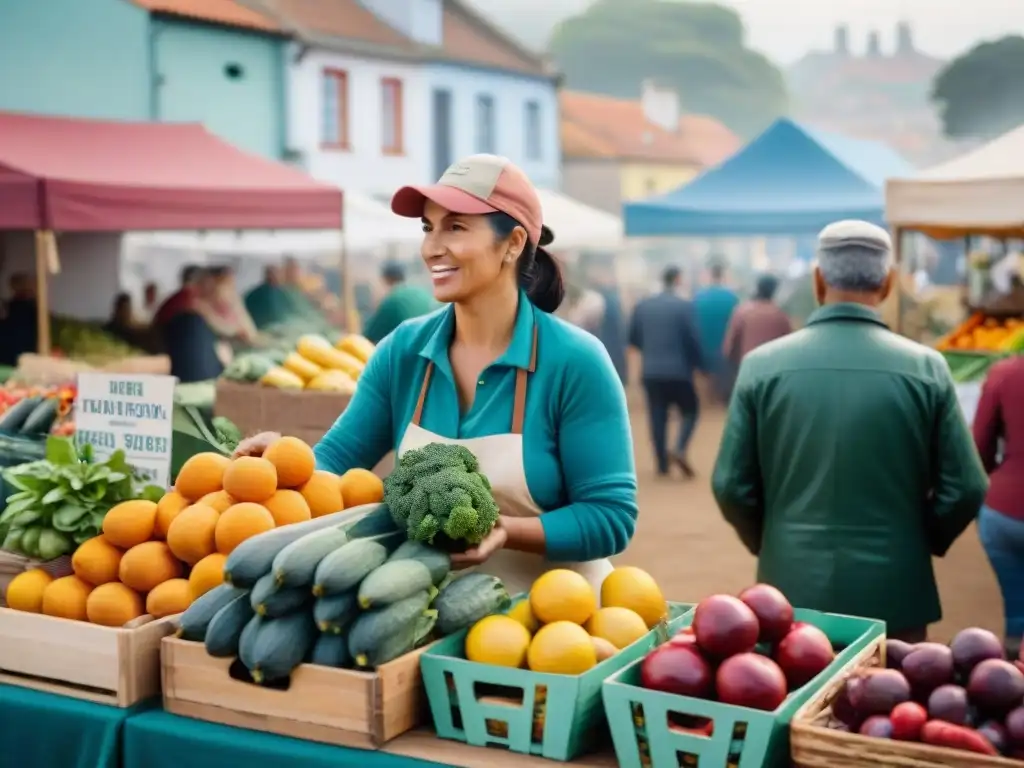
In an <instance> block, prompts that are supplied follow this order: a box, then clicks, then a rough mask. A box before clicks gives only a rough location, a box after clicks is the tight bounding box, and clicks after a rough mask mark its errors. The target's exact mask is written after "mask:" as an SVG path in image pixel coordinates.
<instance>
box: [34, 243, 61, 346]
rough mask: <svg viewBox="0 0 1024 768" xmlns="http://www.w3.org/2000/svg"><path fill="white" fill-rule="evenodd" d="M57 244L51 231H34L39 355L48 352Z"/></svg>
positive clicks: (56, 269) (56, 263) (57, 267)
mask: <svg viewBox="0 0 1024 768" xmlns="http://www.w3.org/2000/svg"><path fill="white" fill-rule="evenodd" d="M59 268H60V267H59V264H58V262H57V245H56V242H55V241H54V237H53V232H49V231H43V230H40V231H37V232H36V330H37V331H38V335H39V339H38V343H37V345H36V346H37V351H38V352H39V354H40V355H43V356H47V355H49V354H50V351H51V348H52V344H51V339H50V288H49V286H50V273H51V272H57V271H58V270H59Z"/></svg>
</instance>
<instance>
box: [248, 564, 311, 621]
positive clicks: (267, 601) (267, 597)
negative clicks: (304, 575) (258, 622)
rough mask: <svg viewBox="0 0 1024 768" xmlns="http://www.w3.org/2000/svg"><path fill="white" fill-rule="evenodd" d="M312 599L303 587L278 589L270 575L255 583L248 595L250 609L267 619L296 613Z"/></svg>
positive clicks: (272, 575)
mask: <svg viewBox="0 0 1024 768" xmlns="http://www.w3.org/2000/svg"><path fill="white" fill-rule="evenodd" d="M312 599H313V598H312V595H310V594H309V590H308V589H304V588H303V587H290V588H289V587H285V588H283V589H282V588H280V587H278V586H277V581H275V579H274V574H272V573H268V574H267V575H266V576H264V577H263V578H261V579H260V580H259V581H257V582H256V586H254V587H253V588H252V592H251V593H250V594H249V602H250V605H252V609H253V610H254V611H255V612H256V614H257V615H258V616H265V617H266V618H268V619H276V618H278V617H280V616H284V615H285V614H286V613H291V612H292V611H297V610H298V609H299V608H302V607H303V606H304V605H306V603H308V602H310V601H311V600H312Z"/></svg>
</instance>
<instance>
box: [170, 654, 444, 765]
mask: <svg viewBox="0 0 1024 768" xmlns="http://www.w3.org/2000/svg"><path fill="white" fill-rule="evenodd" d="M423 650H425V649H424V648H421V649H419V650H417V651H414V652H412V653H409V654H406V655H405V656H403V657H401V658H399V659H395V660H394V661H392V662H390V663H389V664H385V665H384V666H382V667H381V668H380V669H378V670H377V671H376V672H355V671H352V670H347V669H332V668H330V667H321V666H317V665H314V664H303V665H301V666H300V667H298V668H297V669H296V670H295V671H294V672H293V673H292V676H291V682H290V684H289V686H288V689H287V690H278V689H274V688H262V687H260V686H257V685H254V684H252V683H249V682H245V681H242V680H236V679H235V678H233V677H232V676H231V674H230V669H231V665H232V664H233V663H234V660H233V659H216V658H214V657H212V656H210V655H209V654H207V653H206V648H205V647H204V646H203V644H202V643H196V642H190V641H186V640H180V639H178V638H173V637H168V638H165V639H164V641H163V643H162V657H163V659H162V669H163V691H164V709H165V710H167V711H168V712H173V713H174V714H176V715H184V716H185V717H194V718H196V719H199V720H207V721H209V722H213V723H223V724H225V725H233V726H236V727H239V728H249V729H251V730H255V731H266V732H269V733H277V734H280V735H282V736H294V737H295V738H299V739H306V740H307V741H320V742H324V743H326V744H336V745H339V746H346V747H358V748H361V749H378V748H380V747H381V746H382V745H383V744H385V743H387V742H388V741H390V740H391V739H394V738H395V737H397V736H401V735H402V734H403V733H406V732H407V731H410V730H412V729H413V728H416V727H417V726H419V725H421V724H422V723H423V722H424V721H425V719H426V696H425V694H424V692H423V680H422V678H421V677H420V653H421V652H422V651H423Z"/></svg>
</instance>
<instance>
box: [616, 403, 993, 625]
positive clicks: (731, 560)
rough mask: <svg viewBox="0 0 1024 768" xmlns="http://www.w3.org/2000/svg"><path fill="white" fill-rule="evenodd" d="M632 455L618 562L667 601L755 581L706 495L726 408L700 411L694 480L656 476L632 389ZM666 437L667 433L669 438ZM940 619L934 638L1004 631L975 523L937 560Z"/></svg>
mask: <svg viewBox="0 0 1024 768" xmlns="http://www.w3.org/2000/svg"><path fill="white" fill-rule="evenodd" d="M630 413H631V416H632V422H633V440H634V450H635V453H636V459H637V473H638V475H639V481H640V520H639V525H638V529H637V534H636V537H635V538H634V539H633V542H632V544H631V545H630V547H629V549H628V550H627V551H626V552H625V553H624V554H623V555H622V556H621V557H619V558H618V562H620V563H624V564H627V563H628V564H630V565H637V566H640V567H642V568H644V569H645V570H647V571H649V572H650V573H651V574H652V575H653V576H654V577H655V578H656V579H657V580H658V582H659V583H660V584H661V585H662V588H663V589H664V591H665V594H666V596H667V597H668V598H669V599H674V600H679V601H694V602H695V601H697V600H699V599H700V598H702V597H705V596H707V595H709V594H713V593H715V592H729V593H733V594H735V593H736V592H738V591H739V590H741V589H743V588H744V587H746V586H749V585H750V584H751V583H753V581H754V574H755V562H754V558H752V557H751V556H750V555H749V554H747V552H746V551H745V550H744V549H743V547H742V545H741V544H740V543H739V541H738V540H737V538H736V536H735V534H734V532H733V530H732V529H731V528H730V527H729V526H728V525H727V524H726V523H725V522H724V521H723V520H722V518H721V515H720V514H719V512H718V507H717V506H716V504H715V501H714V499H713V498H712V496H711V488H710V476H711V469H712V466H713V464H714V461H715V455H716V453H717V452H718V444H719V441H720V439H721V434H722V426H723V424H724V420H725V411H724V409H723V408H721V407H719V408H714V409H712V408H708V407H705V408H704V412H703V414H702V418H701V421H700V423H699V425H698V429H697V432H696V434H695V436H694V439H693V443H692V445H691V450H690V458H691V461H692V463H693V464H694V468H695V469H696V470H697V472H698V476H697V478H696V479H694V480H689V481H687V480H683V479H681V477H680V476H678V475H675V476H673V477H672V478H670V479H662V478H658V477H657V476H656V474H655V472H654V460H653V456H652V453H651V448H650V442H649V438H648V429H647V415H646V412H645V411H644V408H643V402H642V400H641V398H640V396H639V394H638V393H637V392H635V391H631V392H630ZM670 434H671V433H670ZM935 570H936V574H937V576H938V580H939V589H940V592H941V596H942V606H943V620H942V621H941V622H940V623H938V624H934V625H932V627H931V635H932V638H931V639H934V640H939V641H944V640H948V639H949V638H951V637H952V635H953V634H955V633H956V632H957V631H958V630H959V629H963V628H964V627H970V626H978V627H986V628H988V629H991V630H993V631H994V632H997V633H1001V632H1002V629H1003V614H1002V599H1001V597H1000V595H999V590H998V587H997V586H996V581H995V577H994V576H993V574H992V569H991V567H990V566H989V563H988V560H987V559H986V557H985V554H984V552H983V551H982V549H981V545H980V544H979V542H978V536H977V532H976V530H975V528H974V526H972V527H971V528H970V529H969V530H968V531H967V533H965V534H964V536H962V537H961V538H960V540H959V541H958V542H957V543H956V544H955V545H954V547H953V549H952V550H951V551H950V552H949V554H948V555H947V556H946V557H945V558H943V559H941V560H936V561H935Z"/></svg>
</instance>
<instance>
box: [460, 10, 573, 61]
mask: <svg viewBox="0 0 1024 768" xmlns="http://www.w3.org/2000/svg"><path fill="white" fill-rule="evenodd" d="M464 2H466V3H468V4H469V5H471V6H473V7H475V8H476V9H477V10H479V11H480V12H481V13H483V14H485V15H486V16H487V17H488V18H490V20H491V21H493V22H495V23H496V24H499V25H500V26H501V27H503V28H504V29H505V30H506V31H508V32H510V33H512V34H513V35H515V36H516V38H518V39H519V40H521V41H522V42H523V43H525V44H526V45H528V46H529V47H531V48H533V49H535V50H543V49H544V48H545V47H546V46H547V43H548V40H549V39H550V38H551V32H552V31H553V30H554V28H555V26H556V25H557V24H558V22H560V21H561V20H562V19H565V18H567V17H569V16H572V15H574V14H576V13H579V12H580V11H582V10H583V9H585V8H586V7H587V6H588V5H590V3H591V0H464Z"/></svg>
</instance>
